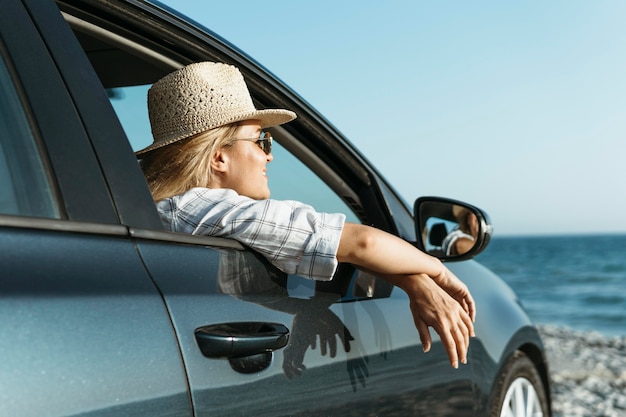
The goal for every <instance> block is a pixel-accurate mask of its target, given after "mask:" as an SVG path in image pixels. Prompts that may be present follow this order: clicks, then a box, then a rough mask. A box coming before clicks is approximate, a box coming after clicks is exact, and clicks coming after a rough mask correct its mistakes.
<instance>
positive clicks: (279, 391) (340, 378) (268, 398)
mask: <svg viewBox="0 0 626 417" xmlns="http://www.w3.org/2000/svg"><path fill="white" fill-rule="evenodd" d="M138 248H139V251H140V254H141V256H142V258H143V260H144V262H145V264H146V266H147V267H148V269H149V270H150V272H151V274H152V276H153V278H154V280H155V282H156V283H157V285H158V286H159V288H160V289H161V291H162V292H163V295H164V297H165V300H166V303H167V306H168V309H169V311H170V314H171V316H172V321H173V323H174V326H175V328H176V331H177V334H178V338H179V341H180V343H181V350H182V352H183V356H184V358H185V364H186V367H187V373H188V375H189V382H190V386H191V390H192V397H193V402H194V409H195V411H196V413H197V415H199V416H203V415H264V416H265V415H345V414H346V413H348V414H349V413H356V414H355V415H358V414H359V413H360V412H363V411H364V410H387V411H389V415H406V413H407V412H408V411H409V410H415V409H420V410H429V415H445V414H446V413H449V412H450V407H457V408H455V412H456V413H457V415H471V410H472V404H471V398H472V391H471V381H470V375H469V373H470V370H469V368H467V367H462V368H461V369H459V370H453V369H452V368H451V367H450V366H449V364H448V361H447V357H446V355H445V352H443V349H442V348H441V346H440V343H438V341H437V339H436V338H435V346H434V347H433V352H431V353H429V354H424V353H423V352H422V350H421V346H420V344H419V338H418V335H417V331H416V330H415V326H414V324H413V319H412V316H411V314H410V312H409V310H408V299H407V298H406V296H405V294H404V293H402V292H400V291H396V290H394V291H392V294H391V296H389V297H383V298H371V299H357V298H354V297H343V295H344V294H337V293H333V292H327V289H326V288H327V287H328V285H323V284H322V285H316V284H315V283H314V282H313V281H310V280H305V279H304V278H302V277H297V276H287V275H285V274H283V273H282V272H280V271H278V270H277V269H275V268H274V267H272V266H271V265H269V264H268V263H267V262H266V261H264V260H263V259H262V258H260V257H259V256H258V255H256V254H254V253H253V252H251V251H248V250H239V249H229V248H224V249H215V248H208V247H204V246H200V245H188V244H179V245H177V244H171V243H163V242H156V241H139V242H138ZM339 275H340V276H337V277H335V279H336V280H339V281H341V280H348V281H349V282H348V284H347V285H338V287H345V288H352V287H353V286H352V284H351V283H352V282H353V281H355V280H356V277H357V276H358V273H354V272H353V269H352V268H351V267H350V268H345V269H342V270H341V271H340V274H339ZM233 322H236V323H238V322H255V323H259V322H260V323H278V324H282V325H284V326H286V327H287V328H288V329H289V331H290V335H289V342H288V344H287V346H286V347H284V348H282V349H277V350H275V351H274V353H273V354H272V355H271V357H270V358H265V359H264V358H256V359H255V358H251V357H247V358H231V359H230V360H228V359H225V358H223V359H212V358H207V357H205V356H203V355H202V353H201V351H200V347H199V345H198V341H197V339H196V337H195V331H196V330H197V329H198V328H199V327H202V326H207V325H216V324H224V323H233ZM246 366H251V367H252V369H253V372H252V373H246V372H245V367H246ZM242 367H243V368H244V371H243V372H242V371H241V369H242ZM255 367H256V368H255ZM433 386H436V387H438V388H441V387H442V386H443V387H444V389H437V390H433ZM453 393H454V395H457V396H458V398H459V400H458V401H457V402H456V403H449V402H447V396H448V395H452V394H453ZM436 410H444V411H442V412H437V411H436ZM462 410H466V411H462ZM463 412H467V414H463Z"/></svg>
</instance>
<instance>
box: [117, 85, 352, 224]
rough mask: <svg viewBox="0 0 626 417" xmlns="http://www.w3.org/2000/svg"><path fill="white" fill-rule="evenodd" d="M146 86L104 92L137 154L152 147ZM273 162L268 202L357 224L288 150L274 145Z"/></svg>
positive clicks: (343, 204)
mask: <svg viewBox="0 0 626 417" xmlns="http://www.w3.org/2000/svg"><path fill="white" fill-rule="evenodd" d="M149 87H150V86H149V85H140V86H132V87H123V88H114V89H111V90H108V95H109V98H110V100H111V104H112V105H113V108H114V109H115V112H116V113H117V115H118V117H119V119H120V122H121V123H122V126H123V127H124V130H125V132H126V135H127V136H128V138H129V141H130V143H131V146H132V147H133V150H135V151H137V150H139V149H142V148H144V147H146V146H148V145H150V144H151V143H152V134H151V133H150V120H149V118H148V108H147V104H146V95H147V92H148V88H149ZM272 154H273V155H274V161H272V163H270V164H269V165H268V176H269V181H270V189H271V193H272V198H274V199H278V200H297V201H301V202H303V203H306V204H310V205H311V206H313V207H315V209H316V210H317V211H320V212H326V213H344V214H345V215H346V219H347V221H350V222H355V223H359V222H360V221H359V219H358V217H357V216H356V214H355V213H354V212H353V211H352V209H351V208H350V207H349V206H348V205H347V204H346V203H345V202H344V201H343V200H342V199H341V198H340V197H339V196H338V195H337V194H336V193H335V192H334V191H333V190H332V189H331V188H330V187H329V186H328V185H327V184H326V183H324V182H323V181H322V180H321V179H320V178H319V177H318V176H317V175H316V174H315V173H314V172H313V171H311V169H309V168H308V167H307V166H306V165H305V164H304V163H302V161H300V160H299V159H298V158H296V157H295V156H294V155H293V154H291V153H290V152H289V151H288V150H286V149H285V148H284V147H282V146H281V145H280V143H278V142H276V141H275V142H274V146H273V148H272Z"/></svg>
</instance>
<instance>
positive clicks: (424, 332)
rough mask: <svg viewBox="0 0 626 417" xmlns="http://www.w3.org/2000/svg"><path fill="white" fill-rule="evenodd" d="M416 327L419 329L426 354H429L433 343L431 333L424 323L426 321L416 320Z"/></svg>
mask: <svg viewBox="0 0 626 417" xmlns="http://www.w3.org/2000/svg"><path fill="white" fill-rule="evenodd" d="M415 327H417V332H418V333H419V335H420V340H421V342H422V348H423V349H424V353H426V352H429V351H430V347H431V346H432V343H433V342H432V338H431V337H430V332H429V331H428V325H427V324H426V323H425V322H424V320H422V319H419V318H418V319H415Z"/></svg>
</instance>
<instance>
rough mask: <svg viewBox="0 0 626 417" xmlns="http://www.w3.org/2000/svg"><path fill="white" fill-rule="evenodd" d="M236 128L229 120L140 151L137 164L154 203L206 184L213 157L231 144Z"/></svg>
mask: <svg viewBox="0 0 626 417" xmlns="http://www.w3.org/2000/svg"><path fill="white" fill-rule="evenodd" d="M238 129H239V125H238V124H237V123H232V124H229V125H226V126H222V127H218V128H215V129H211V130H207V131H205V132H202V133H198V134H196V135H194V136H191V137H189V138H187V139H184V140H180V141H178V142H174V143H172V144H170V145H167V146H164V147H161V148H157V149H154V150H153V151H151V152H148V153H146V154H144V155H143V156H142V159H141V161H140V166H141V169H142V170H143V174H144V176H145V177H146V181H147V182H148V187H149V188H150V192H151V193H152V199H153V200H154V201H155V202H157V201H160V200H163V199H164V198H168V197H172V196H175V195H179V194H183V193H184V192H186V191H188V190H190V189H192V188H194V187H207V186H208V185H209V183H210V182H211V176H212V172H211V160H212V158H213V156H214V155H215V153H216V152H217V151H218V150H219V149H221V148H222V147H224V146H230V145H232V144H233V143H235V139H234V137H235V134H236V133H237V130H238Z"/></svg>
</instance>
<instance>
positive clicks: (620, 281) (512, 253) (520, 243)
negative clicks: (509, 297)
mask: <svg viewBox="0 0 626 417" xmlns="http://www.w3.org/2000/svg"><path fill="white" fill-rule="evenodd" d="M475 259H476V260H477V261H479V262H480V263H482V264H483V265H485V266H486V267H488V268H489V269H491V270H492V271H493V272H495V273H496V274H497V275H499V276H500V277H501V278H502V279H503V280H504V281H505V282H506V283H507V284H508V285H509V286H510V287H511V288H512V289H513V290H514V291H515V292H516V293H517V296H518V297H519V299H520V301H521V303H522V305H523V306H524V308H525V310H526V311H527V312H528V315H529V316H530V318H531V319H532V320H533V321H534V322H535V323H536V324H549V325H557V326H562V327H568V328H570V329H573V330H578V331H585V332H587V331H595V332H598V333H601V334H603V335H605V336H607V337H615V336H619V337H621V336H626V234H606V235H567V236H531V237H526V236H525V237H499V236H494V237H492V239H491V242H490V243H489V246H488V247H487V248H486V249H485V250H484V252H482V253H481V254H479V255H478V256H477V257H476V258H475Z"/></svg>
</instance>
